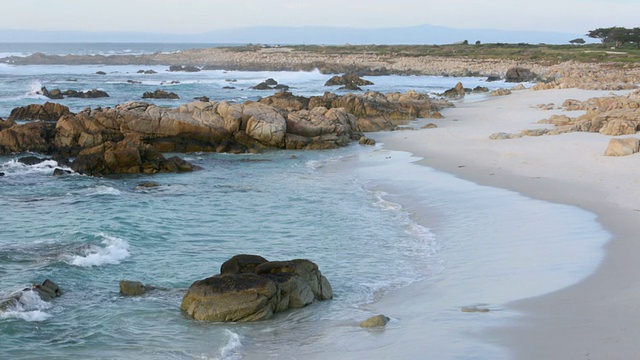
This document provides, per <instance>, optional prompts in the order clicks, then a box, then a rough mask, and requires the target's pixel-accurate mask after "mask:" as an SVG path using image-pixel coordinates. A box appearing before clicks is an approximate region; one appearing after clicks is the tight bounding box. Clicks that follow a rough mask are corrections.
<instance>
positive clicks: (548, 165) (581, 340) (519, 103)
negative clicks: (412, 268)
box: [371, 89, 640, 359]
mask: <svg viewBox="0 0 640 360" xmlns="http://www.w3.org/2000/svg"><path fill="white" fill-rule="evenodd" d="M607 94H608V92H605V91H587V90H577V89H566V90H545V91H531V90H522V91H516V92H514V93H513V94H512V95H509V96H504V97H498V98H492V99H488V100H486V101H481V102H471V103H464V102H462V103H460V104H458V105H457V107H456V108H453V109H447V110H444V111H443V115H444V116H445V118H444V119H440V120H435V121H433V120H429V121H431V122H433V123H435V124H436V125H437V126H438V127H437V128H435V129H425V130H419V131H396V132H388V133H378V134H371V135H372V137H373V138H375V139H376V140H377V141H379V142H382V143H384V148H385V149H390V150H400V151H407V152H410V153H412V154H414V155H415V156H419V157H422V160H420V161H419V162H418V163H419V164H421V165H425V166H428V167H432V168H434V169H437V170H441V171H444V172H447V173H450V174H453V175H455V176H457V177H459V178H461V179H467V180H470V181H473V182H475V183H477V184H480V185H488V186H492V187H498V188H503V189H508V190H512V191H516V192H519V193H521V194H523V195H525V196H528V197H531V198H534V199H540V200H545V201H549V202H553V203H559V204H567V205H572V206H577V207H579V208H582V209H585V210H587V211H589V212H592V213H594V214H596V215H597V221H598V222H600V223H601V224H602V226H603V227H604V228H605V229H606V230H607V231H609V232H610V233H611V240H610V241H609V242H608V243H607V244H606V246H605V251H604V258H603V260H602V261H601V263H600V265H599V266H598V267H597V269H596V271H595V272H594V273H593V274H591V275H590V276H588V277H587V278H586V279H585V280H583V281H580V282H579V283H577V284H574V285H571V286H569V287H566V288H563V289H561V290H558V291H555V292H552V293H550V294H545V295H542V296H537V297H534V298H527V299H521V300H518V301H515V302H510V303H506V304H502V306H503V308H504V311H506V312H509V313H512V314H518V316H516V317H515V319H512V320H509V321H507V322H505V323H503V324H502V325H500V326H497V327H495V326H491V327H490V328H486V329H483V330H482V334H481V338H482V339H483V340H484V341H485V342H486V343H487V344H494V345H497V346H499V347H504V348H506V350H507V351H508V352H507V354H508V355H507V357H508V358H513V359H630V358H636V357H638V356H639V355H640V344H639V343H638V342H637V339H638V338H639V336H640V328H639V327H638V326H637V324H638V322H639V320H640V314H639V313H638V311H637V309H638V307H639V306H640V305H638V304H640V280H638V276H637V274H638V270H640V262H638V261H637V259H635V257H636V255H635V254H637V253H639V252H640V241H638V239H637V233H638V231H639V230H640V225H638V224H640V204H639V203H638V199H640V187H639V186H638V183H639V182H640V178H639V177H638V176H637V175H638V171H640V155H639V154H635V155H631V156H627V157H605V156H604V151H605V149H606V147H607V144H608V142H609V139H610V137H609V136H605V135H601V134H599V133H569V134H562V135H555V136H541V137H523V138H519V139H509V140H490V139H489V136H490V135H491V134H493V133H496V132H507V133H510V132H519V131H520V130H524V129H535V128H540V127H546V126H550V125H539V124H536V122H537V121H538V120H540V119H543V118H548V117H549V116H551V115H552V114H561V113H562V111H561V110H551V111H543V110H540V109H537V108H534V107H532V106H535V105H538V104H548V103H555V104H556V105H560V104H562V102H563V101H564V100H566V99H570V98H571V99H578V100H586V99H588V98H591V97H595V96H604V95H607ZM579 114H582V112H575V113H573V114H570V116H577V115H579ZM576 251H580V249H576ZM567 260H568V261H570V259H567ZM424 291H426V290H425V285H424V284H421V283H418V284H414V285H412V286H409V287H408V288H406V289H403V290H400V291H397V292H394V293H391V294H389V295H388V296H387V297H386V298H385V299H383V301H381V302H380V303H379V304H378V308H377V310H379V311H380V312H387V313H388V314H387V315H389V316H393V314H392V313H393V312H394V307H395V306H399V304H401V299H405V302H406V298H407V297H409V298H411V297H412V296H415V297H416V298H419V297H420V296H424ZM409 306H410V307H414V308H419V306H417V305H415V304H410V305H409ZM496 314H497V315H496ZM483 315H485V314H483ZM486 315H487V316H494V317H497V316H501V315H500V314H499V313H498V312H496V313H487V314H486ZM487 323H490V321H487ZM424 325H425V326H429V325H428V324H424ZM420 336H422V335H421V334H414V337H415V338H414V339H413V341H412V339H406V340H405V341H404V343H405V345H406V347H404V350H405V351H410V352H409V354H420V352H418V351H414V352H411V347H412V346H414V345H417V344H419V342H420ZM434 354H436V353H434ZM470 355H471V354H470ZM475 356H476V357H475V358H483V356H482V354H475ZM471 357H473V356H471Z"/></svg>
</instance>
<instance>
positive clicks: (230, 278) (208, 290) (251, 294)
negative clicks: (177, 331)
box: [180, 254, 333, 322]
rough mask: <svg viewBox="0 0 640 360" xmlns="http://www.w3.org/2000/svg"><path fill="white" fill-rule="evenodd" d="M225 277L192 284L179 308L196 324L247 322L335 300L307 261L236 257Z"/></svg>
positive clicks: (225, 267)
mask: <svg viewBox="0 0 640 360" xmlns="http://www.w3.org/2000/svg"><path fill="white" fill-rule="evenodd" d="M221 271H222V274H220V275H215V276H212V277H209V278H207V279H204V280H199V281H196V282H194V283H193V284H192V285H191V286H190V287H189V290H188V291H187V293H186V294H185V296H184V298H183V299H182V304H181V306H180V307H181V309H182V310H184V311H185V312H186V313H187V314H188V315H190V316H191V317H193V318H194V319H196V320H206V321H231V322H246V321H258V320H264V319H268V318H270V317H271V316H273V314H274V313H277V312H282V311H285V310H287V309H291V308H300V307H304V306H307V305H309V304H311V303H312V302H313V301H314V300H327V299H330V298H332V297H333V292H332V290H331V285H329V282H328V281H327V280H326V278H324V276H322V275H321V274H320V271H319V270H318V267H317V265H316V264H314V263H312V262H311V261H308V260H292V261H284V262H268V261H266V259H264V258H262V257H260V256H257V255H247V254H242V255H237V256H234V257H233V258H231V259H229V260H228V261H226V262H225V263H224V264H223V265H222V267H221Z"/></svg>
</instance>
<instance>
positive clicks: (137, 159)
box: [0, 91, 451, 176]
mask: <svg viewBox="0 0 640 360" xmlns="http://www.w3.org/2000/svg"><path fill="white" fill-rule="evenodd" d="M450 105H451V104H450V103H448V102H446V101H434V100H432V99H430V98H429V97H428V96H426V95H422V94H418V93H416V92H414V91H408V92H407V93H388V94H381V93H378V92H367V93H365V94H362V95H355V94H347V95H344V96H339V95H335V94H332V93H325V94H324V95H323V96H314V97H310V98H306V97H302V96H295V95H293V94H291V93H289V92H279V93H277V94H275V95H273V96H269V97H266V98H263V99H261V100H260V101H258V102H253V101H247V102H245V103H243V104H236V103H228V102H225V101H222V102H203V101H197V102H192V103H188V104H185V105H181V106H179V107H178V108H173V109H172V108H166V107H159V106H156V105H153V104H148V103H144V102H129V103H125V104H121V105H117V106H115V107H114V108H96V109H85V110H83V111H81V112H80V113H78V114H73V113H71V112H69V111H68V109H67V108H64V107H56V106H54V105H46V104H45V105H44V106H43V105H31V106H29V107H26V108H25V109H17V110H15V112H16V116H18V114H20V116H19V117H21V118H34V117H45V116H44V115H42V116H41V114H46V115H47V117H46V119H47V120H49V121H54V120H53V119H54V118H55V117H56V116H58V115H60V117H59V118H58V119H57V120H55V122H30V123H27V124H16V123H15V122H13V121H12V120H9V121H6V122H0V154H9V153H12V152H23V151H34V152H40V153H44V154H60V155H62V156H65V157H75V158H76V161H75V162H74V163H73V164H72V167H73V168H74V170H76V171H79V172H82V173H86V174H91V175H100V176H102V175H108V174H112V173H126V174H130V173H145V174H153V173H156V172H166V171H177V172H179V171H189V170H191V169H192V167H189V166H188V165H187V164H184V163H183V162H181V161H179V159H177V158H175V159H165V158H164V157H163V156H162V155H161V154H162V153H166V152H195V151H216V152H233V153H240V152H257V151H260V150H261V149H264V148H280V149H332V148H337V147H341V146H346V145H347V144H348V143H349V142H350V141H352V140H359V139H360V138H361V137H362V134H361V132H365V131H380V130H391V129H394V128H395V127H396V126H397V125H400V124H403V123H404V122H406V121H408V120H413V119H415V118H418V117H423V118H426V117H439V116H440V114H439V112H438V109H439V108H441V107H444V106H450Z"/></svg>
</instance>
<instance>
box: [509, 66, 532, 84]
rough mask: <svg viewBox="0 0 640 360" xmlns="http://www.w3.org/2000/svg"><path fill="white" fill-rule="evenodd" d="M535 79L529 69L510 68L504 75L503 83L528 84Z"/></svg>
mask: <svg viewBox="0 0 640 360" xmlns="http://www.w3.org/2000/svg"><path fill="white" fill-rule="evenodd" d="M535 78H536V74H534V73H533V72H532V71H531V70H530V69H527V68H523V67H519V66H516V67H512V68H509V70H507V74H506V75H505V80H504V81H505V82H528V81H532V80H534V79H535Z"/></svg>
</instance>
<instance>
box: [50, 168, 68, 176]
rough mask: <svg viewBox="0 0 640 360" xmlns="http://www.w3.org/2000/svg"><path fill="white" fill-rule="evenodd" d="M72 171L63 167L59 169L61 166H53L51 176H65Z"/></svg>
mask: <svg viewBox="0 0 640 360" xmlns="http://www.w3.org/2000/svg"><path fill="white" fill-rule="evenodd" d="M71 173H72V172H71V171H69V170H65V169H61V168H55V169H53V176H65V175H69V174H71Z"/></svg>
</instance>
